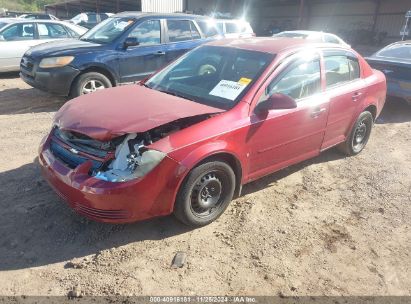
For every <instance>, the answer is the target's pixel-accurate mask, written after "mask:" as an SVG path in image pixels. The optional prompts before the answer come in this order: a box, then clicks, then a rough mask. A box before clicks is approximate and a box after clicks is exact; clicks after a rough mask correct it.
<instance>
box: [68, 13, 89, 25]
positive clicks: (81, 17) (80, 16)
mask: <svg viewBox="0 0 411 304" xmlns="http://www.w3.org/2000/svg"><path fill="white" fill-rule="evenodd" d="M85 19H86V18H85V17H84V14H78V15H76V16H74V17H73V18H71V19H70V20H71V21H73V22H74V23H80V22H81V21H86V20H85Z"/></svg>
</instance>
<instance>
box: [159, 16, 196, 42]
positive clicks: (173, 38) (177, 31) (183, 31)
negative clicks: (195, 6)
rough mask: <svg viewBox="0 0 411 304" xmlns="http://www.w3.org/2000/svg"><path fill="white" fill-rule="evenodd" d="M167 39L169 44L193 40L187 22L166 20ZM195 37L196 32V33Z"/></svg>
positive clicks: (189, 25)
mask: <svg viewBox="0 0 411 304" xmlns="http://www.w3.org/2000/svg"><path fill="white" fill-rule="evenodd" d="M167 27H168V39H169V41H170V42H180V41H187V40H193V39H195V38H194V36H195V33H192V31H191V22H190V21H188V20H167ZM197 35H199V34H198V31H197Z"/></svg>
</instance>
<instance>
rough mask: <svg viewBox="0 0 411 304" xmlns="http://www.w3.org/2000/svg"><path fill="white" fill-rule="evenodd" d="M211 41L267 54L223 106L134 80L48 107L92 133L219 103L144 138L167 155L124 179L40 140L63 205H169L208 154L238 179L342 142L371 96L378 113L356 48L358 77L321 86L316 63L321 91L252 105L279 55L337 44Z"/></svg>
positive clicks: (94, 214) (118, 215) (115, 131)
mask: <svg viewBox="0 0 411 304" xmlns="http://www.w3.org/2000/svg"><path fill="white" fill-rule="evenodd" d="M211 44H212V45H220V46H229V47H237V48H243V49H249V50H258V51H264V52H270V53H274V54H276V58H275V60H274V61H273V62H272V63H271V65H270V66H269V67H268V68H267V70H266V71H265V72H264V73H263V74H262V75H261V77H260V78H259V79H258V80H257V81H256V82H255V83H254V85H253V87H252V88H251V89H250V90H249V92H248V93H247V94H246V95H245V96H244V98H243V100H242V101H241V102H239V103H238V104H237V105H236V106H235V107H234V108H233V109H231V110H229V111H227V112H221V110H218V109H215V108H211V107H207V106H203V105H200V104H197V103H194V102H190V101H186V100H184V99H180V98H178V97H174V96H170V95H166V94H164V93H160V92H156V91H153V90H150V89H147V88H145V87H142V86H137V85H134V86H127V87H119V88H115V89H109V90H105V91H102V92H99V93H97V94H92V95H89V96H84V97H80V98H77V99H76V100H73V101H72V102H70V103H68V104H67V105H66V106H64V107H63V108H62V109H61V110H60V111H59V112H58V114H57V115H56V119H57V120H59V121H60V126H61V127H63V128H67V129H70V130H74V131H77V132H80V133H84V134H87V135H89V136H91V137H94V138H96V139H100V140H103V139H104V140H106V139H109V138H112V137H113V136H116V135H119V134H124V133H134V132H142V131H146V130H149V129H151V128H153V127H155V126H158V125H161V124H164V123H167V122H169V121H172V120H175V119H178V118H182V117H188V116H194V115H198V114H204V113H217V112H221V113H220V114H218V115H215V116H213V117H211V118H210V119H208V120H205V121H202V122H200V123H198V124H195V125H192V126H190V127H188V128H186V129H183V130H181V131H178V132H175V133H172V134H171V135H169V136H167V137H165V138H163V139H161V140H159V141H157V142H155V143H154V144H152V145H151V146H150V148H152V149H156V150H159V151H162V152H164V153H167V155H168V156H167V157H166V158H165V159H164V160H163V161H162V162H161V163H160V164H159V165H158V166H157V167H156V168H155V169H154V170H153V171H151V172H150V173H148V174H147V175H146V176H145V177H144V178H141V179H137V180H133V181H129V182H125V183H110V182H104V181H101V180H98V179H95V178H93V177H90V176H89V175H88V174H87V172H88V169H89V166H90V164H88V163H85V164H83V165H81V166H79V167H78V168H77V169H75V170H71V169H69V168H67V167H65V166H64V165H63V164H62V163H61V162H60V161H59V160H56V159H55V158H54V156H53V155H52V154H51V152H50V151H49V149H48V147H49V146H48V145H49V141H48V140H45V142H44V143H43V144H42V146H41V147H40V163H41V165H42V171H43V173H44V175H45V177H46V179H47V180H48V181H49V183H50V184H51V185H52V186H53V188H54V189H56V191H57V192H58V193H60V194H61V195H62V196H63V197H64V198H65V199H66V200H67V201H68V202H69V204H70V206H71V207H73V208H74V209H76V210H77V211H78V212H79V213H81V214H84V215H86V216H88V217H90V218H92V219H94V220H99V221H104V222H112V223H119V222H132V221H136V220H141V219H146V218H150V217H154V216H162V215H167V214H170V213H172V211H173V207H174V202H175V198H176V195H177V192H178V189H179V187H180V185H181V183H182V182H183V180H184V177H185V176H186V175H187V173H188V172H189V171H190V169H192V168H193V167H195V166H196V165H197V164H198V163H199V162H201V161H202V160H204V159H205V158H207V157H208V156H211V155H216V154H219V153H225V154H229V155H231V156H232V157H233V158H235V159H236V160H237V161H238V163H239V164H240V165H241V173H240V174H241V183H242V184H244V183H247V182H250V181H252V180H255V179H257V178H260V177H262V176H264V175H266V174H269V173H271V172H274V171H276V170H279V169H281V168H284V167H287V166H289V165H291V164H294V163H297V162H299V161H302V160H305V159H307V158H310V157H314V156H316V155H318V154H319V153H320V151H322V150H324V149H327V148H330V147H332V146H334V145H336V144H338V143H341V142H343V141H344V140H345V139H346V136H347V135H348V134H349V132H350V131H351V128H352V126H353V124H354V122H355V120H356V118H357V117H358V115H359V113H361V112H362V111H363V110H364V109H366V108H368V107H369V106H373V107H375V109H376V115H377V116H378V115H379V113H380V112H381V110H382V107H383V106H384V102H385V94H386V84H385V77H384V75H383V74H382V73H380V72H377V71H373V70H372V69H371V68H370V67H369V66H368V64H367V63H366V62H365V60H363V59H362V58H361V57H359V63H360V68H361V71H362V72H361V79H360V80H358V81H355V82H353V83H349V84H344V85H342V86H340V87H337V88H334V89H333V90H326V89H325V76H324V73H323V72H324V71H322V90H323V93H322V94H320V95H318V96H317V97H316V98H308V99H306V100H304V101H300V102H298V106H297V108H294V109H288V110H272V111H270V112H269V113H268V114H266V115H257V114H254V112H253V109H254V107H255V106H256V104H257V101H258V100H259V98H260V96H261V95H262V94H263V92H264V90H265V86H266V85H267V84H268V83H269V82H270V81H271V80H272V79H274V78H275V77H277V76H278V74H279V73H280V72H281V71H282V70H283V69H284V68H285V67H286V66H287V57H288V56H290V55H291V54H294V53H296V52H298V51H301V50H303V49H305V50H307V49H308V46H309V48H310V49H314V50H315V49H316V50H317V51H318V52H320V53H321V49H323V48H333V49H341V48H339V47H336V46H335V45H333V46H330V45H313V44H310V45H307V43H306V42H305V41H304V40H297V39H296V40H294V39H291V40H290V39H281V40H279V39H266V38H262V39H258V38H250V39H245V40H228V41H227V40H226V41H216V42H213V43H211ZM345 50H347V49H345ZM358 56H359V55H358ZM320 57H321V66H322V69H324V63H323V58H322V56H320ZM357 93H360V94H357ZM356 94H357V95H358V96H357V95H356Z"/></svg>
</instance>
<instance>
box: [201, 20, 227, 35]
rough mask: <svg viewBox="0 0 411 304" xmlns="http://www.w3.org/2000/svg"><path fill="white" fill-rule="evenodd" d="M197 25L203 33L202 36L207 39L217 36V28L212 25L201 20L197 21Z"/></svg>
mask: <svg viewBox="0 0 411 304" xmlns="http://www.w3.org/2000/svg"><path fill="white" fill-rule="evenodd" d="M197 24H198V26H199V27H200V29H201V31H202V32H203V34H204V36H206V37H207V38H209V37H215V36H218V31H217V28H216V26H215V25H214V24H213V23H211V22H207V21H203V20H202V21H197ZM221 32H222V31H221Z"/></svg>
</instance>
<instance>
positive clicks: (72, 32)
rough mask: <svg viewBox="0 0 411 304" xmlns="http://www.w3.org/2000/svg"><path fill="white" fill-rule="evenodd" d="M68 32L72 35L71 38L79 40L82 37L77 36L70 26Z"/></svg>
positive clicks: (67, 28)
mask: <svg viewBox="0 0 411 304" xmlns="http://www.w3.org/2000/svg"><path fill="white" fill-rule="evenodd" d="M66 31H67V32H68V33H69V34H70V36H71V37H73V38H78V37H80V35H79V34H77V33H76V32H75V31H73V30H72V29H71V28H69V27H68V26H67V27H66Z"/></svg>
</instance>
